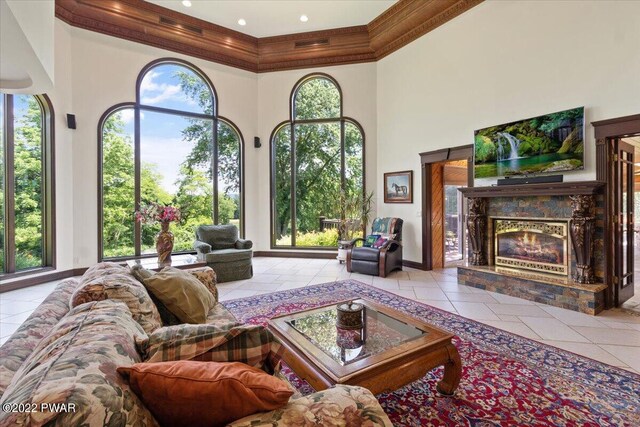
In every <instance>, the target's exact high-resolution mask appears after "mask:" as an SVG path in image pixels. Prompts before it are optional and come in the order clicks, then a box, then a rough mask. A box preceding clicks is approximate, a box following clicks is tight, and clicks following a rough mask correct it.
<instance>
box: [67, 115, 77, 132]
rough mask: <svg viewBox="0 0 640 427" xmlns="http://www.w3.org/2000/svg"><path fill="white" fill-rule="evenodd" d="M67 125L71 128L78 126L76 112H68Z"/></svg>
mask: <svg viewBox="0 0 640 427" xmlns="http://www.w3.org/2000/svg"><path fill="white" fill-rule="evenodd" d="M67 127H68V128H69V129H75V128H76V115H75V114H67Z"/></svg>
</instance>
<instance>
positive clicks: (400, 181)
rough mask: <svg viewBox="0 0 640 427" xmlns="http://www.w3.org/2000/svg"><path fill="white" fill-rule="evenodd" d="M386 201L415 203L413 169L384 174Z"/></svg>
mask: <svg viewBox="0 0 640 427" xmlns="http://www.w3.org/2000/svg"><path fill="white" fill-rule="evenodd" d="M384 202H385V203H413V171H402V172H387V173H385V174H384Z"/></svg>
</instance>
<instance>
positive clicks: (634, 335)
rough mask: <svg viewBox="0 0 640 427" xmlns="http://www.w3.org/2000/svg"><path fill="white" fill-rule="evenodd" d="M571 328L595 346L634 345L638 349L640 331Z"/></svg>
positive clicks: (639, 345) (584, 327)
mask: <svg viewBox="0 0 640 427" xmlns="http://www.w3.org/2000/svg"><path fill="white" fill-rule="evenodd" d="M572 328H573V329H575V330H576V331H578V332H579V333H580V334H581V335H583V336H585V337H587V338H588V339H589V341H591V342H593V343H596V344H615V345H623V346H627V345H634V346H638V347H640V331H629V330H616V329H611V328H591V327H587V326H572Z"/></svg>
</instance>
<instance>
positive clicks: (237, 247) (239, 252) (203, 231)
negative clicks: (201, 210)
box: [193, 224, 253, 282]
mask: <svg viewBox="0 0 640 427" xmlns="http://www.w3.org/2000/svg"><path fill="white" fill-rule="evenodd" d="M193 247H194V249H195V250H196V252H197V253H198V259H199V260H203V261H206V263H207V266H209V267H211V268H213V271H215V272H216V276H217V278H218V282H229V281H232V280H241V279H250V278H251V277H252V276H253V266H252V264H251V258H252V256H253V251H252V249H251V248H252V247H253V242H251V240H243V239H240V238H239V237H238V227H236V226H235V225H232V224H227V225H201V226H199V227H198V228H197V229H196V241H195V242H194V243H193Z"/></svg>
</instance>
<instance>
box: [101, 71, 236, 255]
mask: <svg viewBox="0 0 640 427" xmlns="http://www.w3.org/2000/svg"><path fill="white" fill-rule="evenodd" d="M217 111H218V109H217V96H216V92H215V89H214V87H213V85H212V84H211V82H210V81H209V79H208V78H207V77H206V76H205V75H204V74H203V73H202V72H201V71H200V70H198V69H197V68H196V67H194V66H193V65H191V64H188V63H186V62H184V61H179V60H175V59H162V60H158V61H154V62H152V63H150V64H149V65H147V66H146V67H145V68H144V69H143V70H142V71H141V73H140V75H139V77H138V83H137V93H136V102H135V103H123V104H118V105H116V106H113V107H111V108H110V109H109V110H107V112H106V113H105V114H104V115H103V117H102V119H101V120H100V124H99V135H100V141H99V145H100V159H99V161H100V165H101V170H100V180H101V194H100V203H101V213H102V215H101V218H100V226H99V229H100V236H99V240H100V259H111V258H119V257H131V256H140V255H145V254H154V253H155V244H154V241H155V237H154V236H155V235H156V234H157V233H158V231H159V230H160V226H159V225H158V224H155V225H150V224H139V223H137V222H135V221H134V215H133V213H134V211H135V210H136V209H137V208H138V207H139V206H141V205H146V204H148V203H151V202H157V203H160V204H166V205H172V206H177V207H179V208H180V211H181V214H182V219H181V220H180V222H178V223H175V224H172V226H171V231H172V232H173V234H174V237H175V242H174V249H173V251H174V252H177V253H179V252H190V251H192V245H193V241H194V238H195V234H194V230H195V228H196V227H197V226H198V225H202V224H210V223H214V224H227V223H233V224H235V225H237V226H238V228H239V229H240V233H241V234H243V229H244V223H243V222H244V221H243V220H242V218H243V211H242V210H243V197H242V175H243V174H242V158H243V155H242V152H243V145H244V141H243V139H242V135H241V133H240V131H239V130H238V128H237V127H236V126H235V125H234V124H233V123H232V122H231V121H229V120H227V119H225V118H223V117H220V116H218V114H217Z"/></svg>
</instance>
